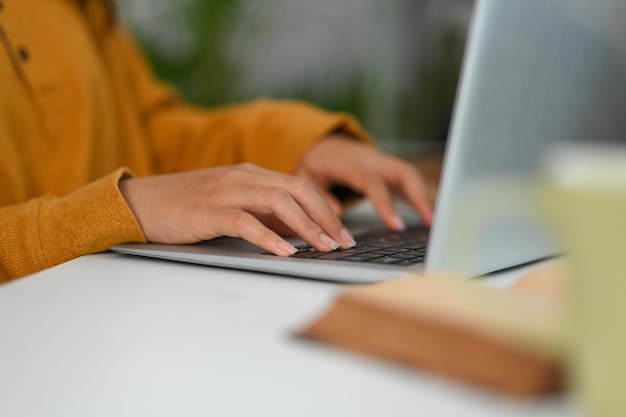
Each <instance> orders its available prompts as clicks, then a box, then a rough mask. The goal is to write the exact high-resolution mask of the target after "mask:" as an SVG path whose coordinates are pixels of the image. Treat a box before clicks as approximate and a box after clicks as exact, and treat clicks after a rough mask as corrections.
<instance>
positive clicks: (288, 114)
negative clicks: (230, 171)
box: [149, 100, 370, 173]
mask: <svg viewBox="0 0 626 417" xmlns="http://www.w3.org/2000/svg"><path fill="white" fill-rule="evenodd" d="M149 127H150V134H151V137H152V138H153V140H154V143H155V149H156V153H157V159H158V161H159V165H160V167H161V170H162V172H176V171H181V170H190V169H200V168H205V167H211V166H223V165H233V164H237V163H241V162H251V163H254V164H257V165H260V166H263V167H265V168H268V169H272V170H275V171H280V172H285V173H294V172H295V170H296V167H297V165H298V163H299V162H300V159H301V158H302V156H303V154H304V153H305V152H306V151H307V150H308V149H309V148H310V147H311V145H313V144H314V143H316V142H317V141H319V140H320V139H322V138H324V137H325V136H327V135H328V134H330V133H331V132H333V131H335V130H337V129H342V130H343V131H345V132H347V133H349V134H350V135H352V136H354V137H356V138H358V139H360V140H363V141H370V139H369V137H368V135H367V134H366V133H365V131H364V130H363V129H362V128H361V127H360V125H359V124H358V123H357V122H356V121H355V120H354V119H353V118H352V117H350V116H349V115H346V114H341V113H329V112H326V111H323V110H320V109H318V108H315V107H313V106H310V105H307V104H304V103H300V102H294V101H274V100H259V101H256V102H253V103H250V104H246V105H239V106H232V107H226V108H223V109H220V110H213V111H210V110H195V109H191V108H187V107H184V106H181V107H180V108H172V109H167V110H164V111H163V112H161V113H160V114H155V115H154V116H153V117H152V119H151V120H150V124H149Z"/></svg>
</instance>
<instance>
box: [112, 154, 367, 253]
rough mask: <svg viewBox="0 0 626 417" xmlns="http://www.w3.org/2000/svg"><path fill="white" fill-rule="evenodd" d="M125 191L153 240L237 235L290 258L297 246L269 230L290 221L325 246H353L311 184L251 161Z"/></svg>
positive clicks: (157, 179)
mask: <svg viewBox="0 0 626 417" xmlns="http://www.w3.org/2000/svg"><path fill="white" fill-rule="evenodd" d="M120 191H121V192H122V195H123V196H124V198H125V199H126V201H127V203H128V205H129V206H130V208H131V210H132V211H133V213H134V214H135V217H136V218H137V220H138V221H139V224H140V225H141V227H142V229H143V231H144V234H145V236H146V239H148V241H150V242H158V243H195V242H199V241H201V240H209V239H212V238H215V237H218V236H232V237H241V238H243V239H245V240H247V241H249V242H251V243H253V244H256V245H258V246H260V247H262V248H264V249H265V250H267V251H269V252H271V253H274V254H276V255H282V256H289V255H292V254H293V253H295V251H296V249H295V248H294V247H293V245H291V244H290V243H288V242H287V241H285V240H284V239H283V238H281V237H280V236H279V235H278V234H277V233H276V231H274V230H272V229H271V228H270V227H271V225H272V224H284V225H285V226H286V227H287V228H289V229H290V230H292V231H293V232H294V233H296V234H297V235H299V236H300V237H301V238H303V239H304V240H305V241H307V242H308V243H309V244H310V245H311V246H313V247H314V248H315V249H317V250H319V251H325V252H328V251H332V250H334V249H337V248H338V247H340V246H341V247H344V248H347V247H351V246H354V244H355V242H354V239H353V238H352V236H351V235H350V233H349V232H348V230H347V229H346V228H345V226H343V224H342V223H341V220H340V219H339V217H338V216H337V214H336V213H335V212H334V211H333V210H332V209H331V207H330V206H329V205H328V204H327V202H326V201H325V200H324V198H322V196H320V194H319V193H318V192H317V191H316V189H315V186H314V185H313V184H311V183H310V182H309V181H307V180H306V179H303V178H298V177H293V176H289V175H285V174H280V173H276V172H273V171H269V170H266V169H263V168H260V167H257V166H255V165H251V164H241V165H235V166H231V167H221V168H212V169H205V170H199V171H190V172H183V173H179V174H170V175H159V176H152V177H142V178H130V179H127V180H123V181H121V182H120ZM268 226H269V227H268Z"/></svg>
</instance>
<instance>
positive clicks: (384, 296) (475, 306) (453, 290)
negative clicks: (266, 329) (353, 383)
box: [302, 266, 563, 396]
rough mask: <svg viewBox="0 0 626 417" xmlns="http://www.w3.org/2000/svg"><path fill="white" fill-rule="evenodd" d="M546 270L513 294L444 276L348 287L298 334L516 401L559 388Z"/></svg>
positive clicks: (555, 297)
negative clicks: (513, 397)
mask: <svg viewBox="0 0 626 417" xmlns="http://www.w3.org/2000/svg"><path fill="white" fill-rule="evenodd" d="M559 282H560V278H559V277H558V273H557V269H556V268H554V267H552V266H550V267H547V268H545V269H543V270H540V271H538V272H535V273H533V274H532V275H529V276H528V277H527V278H526V279H523V280H521V281H520V282H519V283H518V285H516V286H515V287H513V288H512V289H511V290H507V291H505V290H502V289H496V288H491V287H487V286H485V285H483V284H481V283H480V281H471V280H463V279H459V278H456V277H450V276H442V275H440V276H434V275H428V276H416V277H411V278H406V279H396V280H389V281H385V282H383V283H381V284H376V285H371V286H360V287H350V288H348V289H347V290H346V291H345V292H343V293H342V294H341V295H340V296H339V297H338V299H337V300H336V302H335V303H334V305H332V306H331V307H330V308H329V309H328V310H327V311H326V312H324V313H323V314H322V316H321V317H319V319H317V320H316V321H315V322H314V323H312V324H311V325H310V326H309V327H308V328H307V329H305V330H304V331H303V332H302V335H303V336H305V337H309V338H313V339H317V340H320V341H323V342H326V343H330V344H333V345H337V346H341V347H344V348H348V349H353V350H356V351H359V352H363V353H367V354H370V355H374V356H376V357H381V358H385V359H389V360H393V361H397V362H401V363H405V364H409V365H412V366H415V367H418V368H422V369H426V370H430V371H433V372H438V373H441V374H445V375H447V376H450V377H454V378H458V379H461V380H464V381H467V382H471V383H475V384H480V385H482V386H487V387H490V388H493V389H497V390H501V391H505V392H507V393H511V394H515V395H519V396H535V395H540V394H543V393H548V392H553V391H555V390H557V389H559V388H560V387H561V386H562V372H561V368H562V366H561V365H562V360H561V359H562V356H563V354H562V346H561V345H562V343H561V341H562V327H563V326H562V324H563V317H562V315H563V314H562V300H561V298H562V285H561V284H560V283H559Z"/></svg>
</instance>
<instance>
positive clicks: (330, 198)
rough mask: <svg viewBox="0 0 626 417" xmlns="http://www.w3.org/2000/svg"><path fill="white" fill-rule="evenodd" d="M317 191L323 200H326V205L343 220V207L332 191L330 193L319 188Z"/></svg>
mask: <svg viewBox="0 0 626 417" xmlns="http://www.w3.org/2000/svg"><path fill="white" fill-rule="evenodd" d="M317 191H318V192H319V193H320V195H321V196H322V198H324V200H326V203H327V204H328V205H329V206H330V208H331V209H332V211H333V212H335V214H336V215H337V217H339V218H341V215H342V214H343V205H342V204H341V202H340V201H339V199H338V198H337V197H335V196H334V195H333V193H331V192H330V191H328V190H326V189H324V188H319V187H318V188H317Z"/></svg>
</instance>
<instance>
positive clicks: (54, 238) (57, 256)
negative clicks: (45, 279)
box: [35, 168, 146, 266]
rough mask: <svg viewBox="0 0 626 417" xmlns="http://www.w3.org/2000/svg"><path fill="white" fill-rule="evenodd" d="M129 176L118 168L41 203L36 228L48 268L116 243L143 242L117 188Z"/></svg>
mask: <svg viewBox="0 0 626 417" xmlns="http://www.w3.org/2000/svg"><path fill="white" fill-rule="evenodd" d="M130 176H132V174H131V173H130V171H128V170H127V169H125V168H120V169H118V170H117V171H115V172H113V173H111V174H109V175H107V176H106V177H103V178H101V179H99V180H97V181H95V182H93V183H90V184H88V185H87V186H85V187H83V188H81V189H79V190H77V191H75V192H73V193H71V194H69V195H67V196H66V197H63V198H57V199H53V200H45V199H44V200H42V202H41V204H40V205H39V210H37V213H35V215H36V222H37V223H35V224H39V230H38V234H39V241H40V242H41V251H42V252H41V253H42V257H43V258H44V259H45V261H46V264H47V266H53V265H57V264H60V263H62V262H65V261H68V260H70V259H74V258H76V257H78V256H81V255H86V254H90V253H96V252H102V251H105V250H107V249H108V248H109V247H111V246H112V245H116V244H119V243H125V242H145V241H146V238H145V236H144V234H143V231H142V230H141V227H140V226H139V223H138V222H137V220H136V219H135V216H134V215H133V213H132V212H131V210H130V208H129V207H128V205H127V204H126V200H124V197H123V196H122V194H121V193H120V191H119V188H118V183H119V181H120V180H121V179H123V178H128V177H130Z"/></svg>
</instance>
